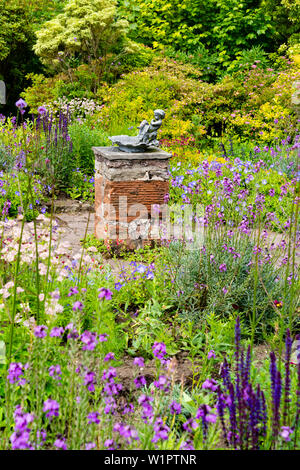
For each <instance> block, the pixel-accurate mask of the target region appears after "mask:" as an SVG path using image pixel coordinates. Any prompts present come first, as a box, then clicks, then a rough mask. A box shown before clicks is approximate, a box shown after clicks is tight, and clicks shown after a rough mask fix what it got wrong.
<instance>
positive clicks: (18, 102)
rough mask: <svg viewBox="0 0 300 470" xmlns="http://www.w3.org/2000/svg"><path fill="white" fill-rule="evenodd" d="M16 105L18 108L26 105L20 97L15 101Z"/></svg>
mask: <svg viewBox="0 0 300 470" xmlns="http://www.w3.org/2000/svg"><path fill="white" fill-rule="evenodd" d="M16 106H17V108H19V109H20V110H21V109H24V108H26V107H27V103H26V101H24V100H23V99H22V98H20V99H19V100H18V101H17V102H16Z"/></svg>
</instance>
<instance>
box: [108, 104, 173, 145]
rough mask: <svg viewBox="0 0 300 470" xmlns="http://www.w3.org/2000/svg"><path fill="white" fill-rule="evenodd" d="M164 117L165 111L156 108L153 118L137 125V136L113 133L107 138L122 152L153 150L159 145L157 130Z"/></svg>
mask: <svg viewBox="0 0 300 470" xmlns="http://www.w3.org/2000/svg"><path fill="white" fill-rule="evenodd" d="M164 117H165V112H164V111H163V110H162V109H156V110H155V111H154V119H152V120H151V122H150V124H149V123H148V121H146V120H144V121H142V122H141V124H140V125H139V126H138V129H139V134H138V135H137V136H128V135H115V136H112V137H109V139H110V140H111V141H112V143H113V144H116V145H118V148H119V150H121V151H122V152H128V153H132V152H136V153H137V152H138V153H142V152H146V151H149V150H150V151H151V150H155V149H157V148H158V146H159V142H158V140H157V131H158V129H159V128H160V126H161V125H162V120H163V119H164Z"/></svg>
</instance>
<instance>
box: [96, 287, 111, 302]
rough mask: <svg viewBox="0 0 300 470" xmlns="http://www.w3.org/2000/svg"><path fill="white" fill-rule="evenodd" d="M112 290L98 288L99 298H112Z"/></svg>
mask: <svg viewBox="0 0 300 470" xmlns="http://www.w3.org/2000/svg"><path fill="white" fill-rule="evenodd" d="M112 295H113V294H112V292H111V291H110V290H109V289H106V288H105V287H101V289H100V290H99V295H98V297H99V299H106V300H110V299H111V298H112Z"/></svg>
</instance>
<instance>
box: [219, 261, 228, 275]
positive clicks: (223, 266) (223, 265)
mask: <svg viewBox="0 0 300 470" xmlns="http://www.w3.org/2000/svg"><path fill="white" fill-rule="evenodd" d="M219 270H220V271H221V272H223V273H225V271H227V266H226V264H225V263H223V264H220V266H219Z"/></svg>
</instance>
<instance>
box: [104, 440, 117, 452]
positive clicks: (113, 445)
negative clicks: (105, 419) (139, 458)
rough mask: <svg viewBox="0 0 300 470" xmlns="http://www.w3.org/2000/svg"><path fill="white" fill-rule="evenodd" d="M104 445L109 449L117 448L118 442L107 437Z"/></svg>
mask: <svg viewBox="0 0 300 470" xmlns="http://www.w3.org/2000/svg"><path fill="white" fill-rule="evenodd" d="M104 447H106V449H108V450H115V449H116V447H117V444H116V443H115V441H114V440H113V439H106V441H105V442H104Z"/></svg>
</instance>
